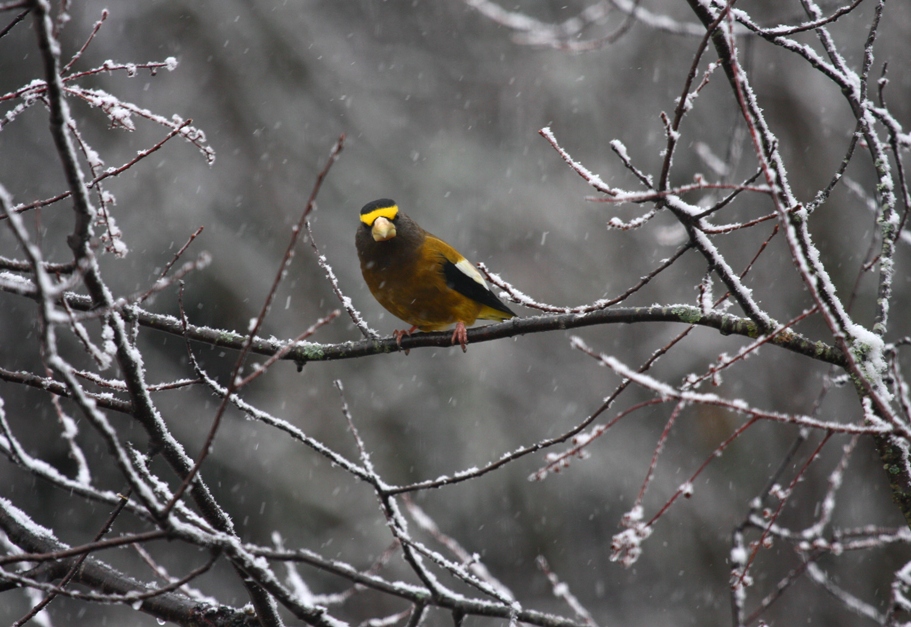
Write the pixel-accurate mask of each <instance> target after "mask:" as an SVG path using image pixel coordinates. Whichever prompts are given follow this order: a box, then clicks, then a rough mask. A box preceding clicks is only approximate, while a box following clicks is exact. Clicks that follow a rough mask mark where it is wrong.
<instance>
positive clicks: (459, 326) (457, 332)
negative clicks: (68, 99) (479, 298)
mask: <svg viewBox="0 0 911 627" xmlns="http://www.w3.org/2000/svg"><path fill="white" fill-rule="evenodd" d="M456 344H458V345H459V346H461V347H462V352H463V353H467V352H468V330H467V329H466V328H465V323H464V322H456V326H455V329H453V331H452V345H453V346H455V345H456Z"/></svg>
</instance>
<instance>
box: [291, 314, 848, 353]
mask: <svg viewBox="0 0 911 627" xmlns="http://www.w3.org/2000/svg"><path fill="white" fill-rule="evenodd" d="M641 322H680V323H684V324H694V325H698V326H705V327H709V328H713V329H717V330H718V331H720V332H721V333H722V335H741V336H744V337H749V338H753V339H755V338H758V337H759V336H760V333H759V329H758V327H757V326H756V324H755V323H754V322H753V321H751V320H749V319H748V318H740V317H737V316H733V315H730V314H725V313H718V312H712V313H708V314H706V313H703V312H702V311H701V310H700V309H699V308H697V307H692V306H689V305H671V306H658V305H655V306H651V307H614V308H611V309H604V310H600V311H593V312H589V313H581V314H577V313H570V314H547V315H543V316H534V317H528V318H513V319H512V320H507V321H506V322H500V323H497V324H490V325H487V326H483V327H478V328H474V329H469V330H468V342H469V344H477V343H479V342H489V341H491V340H498V339H502V338H507V337H515V336H517V335H525V334H526V333H542V332H545V331H560V330H567V329H578V328H582V327H590V326H598V325H607V324H618V323H624V324H633V323H641ZM769 343H770V344H775V345H777V346H780V347H782V348H785V349H787V350H790V351H792V352H795V353H799V354H801V355H805V356H807V357H811V358H813V359H816V360H819V361H823V362H826V363H830V364H834V365H836V366H842V367H844V366H845V364H846V363H847V362H846V361H845V358H844V356H843V354H842V353H841V351H839V350H838V349H837V348H835V347H833V346H830V345H828V344H826V343H824V342H812V341H810V340H809V339H807V338H805V337H803V336H802V335H800V334H798V333H794V332H793V331H790V330H784V331H781V332H780V333H778V334H777V335H775V336H774V337H773V338H772V339H770V340H769ZM451 345H452V334H451V333H449V332H445V331H444V332H437V333H417V334H415V335H412V336H410V337H409V336H405V337H403V338H402V344H401V346H398V345H397V344H396V342H395V340H394V339H393V338H391V337H390V338H385V339H380V340H361V341H359V342H345V343H344V344H327V345H323V344H308V345H305V346H302V347H301V348H300V349H295V350H292V351H291V352H290V353H288V355H289V358H290V359H294V360H295V361H297V362H298V363H299V364H302V363H306V362H308V361H331V360H335V359H351V358H355V357H365V356H367V355H378V354H381V353H392V352H397V351H400V350H411V349H413V348H422V347H427V346H436V347H448V346H451Z"/></svg>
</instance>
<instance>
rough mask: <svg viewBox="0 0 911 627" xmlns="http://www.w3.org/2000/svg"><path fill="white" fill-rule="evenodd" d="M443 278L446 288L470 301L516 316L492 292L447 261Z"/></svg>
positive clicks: (445, 261) (444, 264)
mask: <svg viewBox="0 0 911 627" xmlns="http://www.w3.org/2000/svg"><path fill="white" fill-rule="evenodd" d="M443 276H444V277H446V286H447V287H448V288H450V289H453V290H455V291H457V292H458V293H459V294H461V295H462V296H467V297H468V298H470V299H471V300H474V301H477V302H479V303H481V304H482V305H487V306H488V307H490V308H491V309H496V310H497V311H502V312H503V313H507V314H509V315H511V316H515V315H516V314H515V312H514V311H512V310H511V309H510V308H509V307H507V306H506V305H504V304H503V303H502V302H501V301H500V299H499V298H497V297H496V296H494V294H493V292H491V291H490V290H489V289H487V288H486V287H484V285H482V284H481V283H478V282H477V281H475V280H474V279H472V278H471V277H470V276H468V275H467V274H465V273H464V272H462V271H461V270H460V269H459V268H458V267H457V266H456V265H455V264H454V263H452V262H451V261H449V260H448V259H445V260H444V261H443Z"/></svg>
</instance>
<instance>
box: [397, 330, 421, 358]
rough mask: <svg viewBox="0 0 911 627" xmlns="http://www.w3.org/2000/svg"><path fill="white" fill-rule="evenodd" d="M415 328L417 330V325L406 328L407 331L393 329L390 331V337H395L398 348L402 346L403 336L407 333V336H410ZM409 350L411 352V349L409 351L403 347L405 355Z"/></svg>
mask: <svg viewBox="0 0 911 627" xmlns="http://www.w3.org/2000/svg"><path fill="white" fill-rule="evenodd" d="M417 330H418V328H417V327H411V328H410V329H408V330H407V331H393V332H392V337H394V338H395V343H396V344H397V345H398V347H399V348H402V338H403V337H405V336H406V335H407V336H408V337H411V334H412V333H414V332H415V331H417ZM410 352H411V351H409V350H408V349H407V348H406V349H405V354H406V355H407V354H408V353H410Z"/></svg>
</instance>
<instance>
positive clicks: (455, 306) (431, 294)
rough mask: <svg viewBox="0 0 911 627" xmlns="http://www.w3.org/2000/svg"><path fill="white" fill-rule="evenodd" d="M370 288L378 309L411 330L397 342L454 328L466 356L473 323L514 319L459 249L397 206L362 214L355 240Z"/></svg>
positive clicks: (379, 203)
mask: <svg viewBox="0 0 911 627" xmlns="http://www.w3.org/2000/svg"><path fill="white" fill-rule="evenodd" d="M355 243H356V245H357V256H358V258H359V259H360V260H361V272H362V273H363V274H364V280H365V281H366V282H367V287H369V288H370V292H371V293H372V294H373V296H374V298H376V299H377V300H378V301H379V303H380V304H381V305H382V306H383V307H385V308H386V309H387V310H389V312H390V313H392V314H393V315H394V316H396V317H397V318H401V319H402V320H404V321H405V322H407V323H408V324H410V325H412V326H411V328H410V329H409V330H407V331H395V333H394V335H395V339H396V342H398V343H399V344H401V342H402V337H403V336H404V335H411V333H412V332H414V331H415V329H420V330H421V331H440V330H443V329H446V328H449V327H450V326H451V325H453V324H454V325H455V330H454V331H453V332H452V344H453V346H455V344H456V343H458V344H459V345H460V346H461V347H462V350H463V351H465V350H466V345H467V344H468V333H467V331H466V330H465V327H466V326H470V325H472V324H474V322H475V320H478V319H481V320H508V319H509V318H514V317H515V316H516V314H515V313H513V312H512V310H510V308H509V307H507V306H506V305H504V304H503V303H502V302H500V299H499V298H497V297H496V296H494V293H493V292H491V291H490V288H489V287H488V286H487V282H486V281H484V278H483V277H482V276H481V273H480V272H478V270H477V268H475V267H474V266H473V265H471V263H470V262H469V261H468V260H467V259H465V257H463V256H462V255H461V254H460V253H459V252H458V251H457V250H456V249H455V248H453V247H452V246H450V245H449V244H447V243H446V242H444V241H443V240H441V239H440V238H438V237H436V236H434V235H431V234H430V233H428V232H427V231H425V230H424V229H422V228H421V227H419V226H418V225H417V223H416V222H415V221H414V220H412V219H411V218H409V217H408V216H406V215H405V214H404V213H402V212H401V211H399V208H398V206H397V205H396V204H395V201H393V200H389V199H388V198H381V199H380V200H374V201H373V202H369V203H367V204H366V205H364V208H363V209H361V224H360V226H359V227H358V229H357V237H356V238H355Z"/></svg>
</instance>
